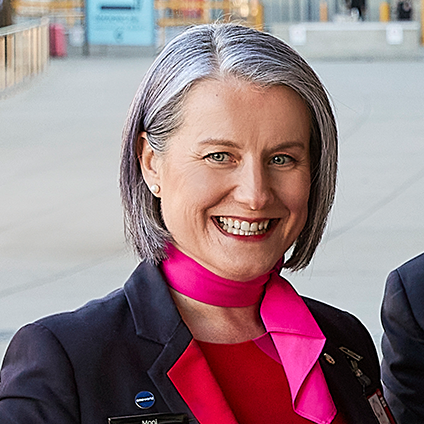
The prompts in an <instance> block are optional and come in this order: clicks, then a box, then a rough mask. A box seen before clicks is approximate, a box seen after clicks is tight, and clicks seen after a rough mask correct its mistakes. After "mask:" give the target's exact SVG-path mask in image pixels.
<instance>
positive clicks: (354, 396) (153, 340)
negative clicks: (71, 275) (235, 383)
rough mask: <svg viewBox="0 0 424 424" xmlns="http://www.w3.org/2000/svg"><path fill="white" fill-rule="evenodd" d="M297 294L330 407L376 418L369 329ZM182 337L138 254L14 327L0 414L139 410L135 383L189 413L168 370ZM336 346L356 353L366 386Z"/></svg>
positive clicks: (165, 294) (64, 417)
mask: <svg viewBox="0 0 424 424" xmlns="http://www.w3.org/2000/svg"><path fill="white" fill-rule="evenodd" d="M304 300H305V302H306V304H307V306H308V307H309V309H310V310H311V312H312V314H313V316H314V317H315V319H316V321H317V323H318V325H319V326H320V328H321V330H322V331H323V333H324V334H325V336H326V337H327V342H326V344H325V347H324V350H323V354H322V355H321V358H320V364H321V367H322V369H323V372H324V375H325V377H326V380H327V382H328V386H329V389H330V392H331V394H332V396H333V399H334V402H335V404H336V406H337V408H338V410H339V411H340V412H342V413H343V415H344V416H345V418H346V421H347V423H351V424H377V423H378V420H377V419H376V418H375V416H374V413H373V411H372V409H371V407H370V405H369V402H368V400H367V395H370V394H372V393H374V392H375V391H376V390H377V389H378V388H380V375H379V364H378V358H377V354H376V352H375V348H374V344H373V342H372V340H371V338H370V336H369V334H368V332H367V331H366V329H365V328H364V327H363V325H362V324H361V323H360V322H359V321H358V320H357V319H356V318H354V317H353V316H351V315H350V314H348V313H346V312H342V311H340V310H338V309H335V308H333V307H331V306H328V305H325V304H323V303H320V302H317V301H315V300H312V299H307V298H306V299H304ZM191 341H192V335H191V333H190V331H189V330H188V328H187V326H186V325H185V324H184V322H183V321H182V319H181V316H180V314H179V312H178V310H177V308H176V306H175V304H174V302H173V300H172V298H171V296H170V293H169V291H168V288H167V285H166V283H165V282H164V280H163V278H162V276H161V273H160V271H159V270H158V268H156V267H155V266H152V265H149V264H146V263H143V264H141V265H139V267H138V268H137V269H136V270H135V272H134V273H133V275H132V276H131V277H130V279H129V280H128V282H127V283H126V284H125V286H124V287H123V288H121V289H118V290H116V291H115V292H113V293H111V294H109V295H108V296H106V297H105V298H103V299H100V300H94V301H91V302H89V303H88V304H87V305H85V306H83V307H82V308H80V309H78V310H76V311H73V312H67V313H62V314H58V315H54V316H50V317H47V318H43V319H41V320H39V321H37V322H35V323H33V324H29V325H27V326H25V327H23V328H22V329H21V330H19V331H18V333H17V334H16V335H15V337H14V338H13V340H12V342H11V344H10V346H9V348H8V351H7V353H6V356H5V359H4V363H3V368H2V371H1V382H0V422H1V423H2V424H29V423H31V424H77V423H78V424H107V419H108V418H109V417H117V416H126V415H136V414H141V413H143V411H142V410H140V409H139V408H138V407H137V406H136V404H135V402H134V398H135V395H136V394H137V393H139V392H140V391H149V392H151V393H153V395H154V396H155V399H156V402H155V404H154V405H153V406H152V407H151V408H150V409H149V410H148V412H149V413H153V412H175V413H188V414H189V416H190V417H193V415H192V413H191V411H190V410H189V408H188V406H187V405H186V403H185V402H184V400H183V399H182V397H181V396H180V394H179V392H178V391H177V390H176V388H175V387H174V385H173V383H172V382H171V380H170V379H169V378H168V376H167V371H168V370H169V369H170V368H171V367H172V366H173V365H174V364H175V362H176V361H177V359H178V358H179V357H180V356H181V355H182V353H183V352H184V351H185V350H186V349H187V346H188V345H189V344H190V342H191ZM341 346H344V347H346V348H349V349H351V350H352V351H354V352H356V353H357V354H359V355H361V356H362V357H363V359H362V360H361V361H360V362H359V367H360V369H361V370H362V371H363V373H364V374H366V375H367V376H368V377H369V379H370V381H369V384H368V385H367V386H366V387H365V388H364V387H363V386H362V385H361V383H360V381H359V380H358V378H357V377H356V376H355V375H354V373H353V372H352V369H351V366H350V364H349V361H348V359H347V357H346V356H345V354H344V353H343V352H342V351H340V349H339V348H340V347H341ZM324 353H326V354H327V355H324ZM328 355H330V356H331V357H332V358H333V359H334V361H329V360H328V359H329V356H328ZM326 358H327V359H326ZM283 421H284V420H283ZM193 422H194V423H196V422H197V421H196V420H193ZM217 422H219V417H217Z"/></svg>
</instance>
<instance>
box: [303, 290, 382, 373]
mask: <svg viewBox="0 0 424 424" xmlns="http://www.w3.org/2000/svg"><path fill="white" fill-rule="evenodd" d="M303 300H304V301H305V303H306V306H308V308H309V310H310V311H311V313H312V315H313V317H314V318H315V320H316V322H317V323H318V325H319V327H320V328H321V331H322V332H323V333H324V335H325V337H326V338H327V340H328V341H329V342H331V343H333V344H335V345H337V347H341V346H344V347H347V348H349V349H351V350H353V351H354V352H356V353H359V354H361V355H362V356H364V357H367V358H368V359H370V360H371V362H372V363H374V364H377V365H376V366H377V367H378V355H377V352H376V349H375V345H374V341H373V340H372V338H371V335H370V333H369V332H368V330H367V329H366V327H365V326H364V324H362V322H361V321H360V320H359V319H358V318H357V317H355V316H354V315H352V314H350V313H349V312H346V311H343V310H341V309H338V308H335V307H334V306H331V305H328V304H326V303H323V302H320V301H318V300H315V299H310V298H307V297H304V298H303ZM355 349H356V350H355Z"/></svg>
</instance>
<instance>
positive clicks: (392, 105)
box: [0, 55, 424, 358]
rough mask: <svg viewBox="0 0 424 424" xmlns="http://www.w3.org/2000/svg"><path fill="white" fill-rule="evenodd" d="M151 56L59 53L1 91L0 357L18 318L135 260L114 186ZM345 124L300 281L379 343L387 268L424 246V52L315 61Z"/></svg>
mask: <svg viewBox="0 0 424 424" xmlns="http://www.w3.org/2000/svg"><path fill="white" fill-rule="evenodd" d="M152 60H153V58H152V57H151V56H146V57H134V55H132V57H125V56H123V57H106V58H104V57H103V58H102V57H88V58H84V57H72V58H64V59H57V60H53V61H52V62H51V64H50V66H49V68H48V70H47V72H46V73H45V74H44V75H42V76H40V77H37V78H35V79H34V80H33V81H32V82H31V84H29V85H27V86H25V87H24V88H22V89H20V90H18V91H16V92H13V93H11V94H10V95H9V96H7V97H5V98H1V99H0V216H1V219H0V358H1V357H2V355H3V353H4V350H5V349H6V345H7V343H8V341H9V340H10V338H11V337H12V335H13V333H14V332H15V331H16V330H17V329H18V328H19V327H21V326H22V325H25V324H26V323H28V322H31V321H33V320H35V319H37V318H39V317H42V316H45V315H47V314H52V313H55V312H60V311H65V310H70V309H74V308H76V307H78V306H80V305H82V304H84V303H85V302H87V301H88V300H90V299H92V298H95V297H99V296H103V295H105V294H106V293H108V292H110V291H111V290H114V289H115V288H117V287H120V286H121V285H122V284H123V283H124V282H125V280H126V278H127V277H128V276H129V275H130V273H131V272H132V270H133V268H134V267H135V265H136V263H137V261H136V259H135V258H134V257H133V256H132V254H131V253H130V252H129V250H128V249H127V247H126V246H125V242H124V238H123V231H122V227H123V225H122V215H121V208H120V200H119V192H118V184H117V179H118V166H119V153H120V135H121V129H122V126H123V123H124V119H125V114H126V111H127V109H128V107H129V104H130V102H131V100H132V97H133V95H134V93H135V91H136V88H137V86H138V84H139V82H140V80H141V77H142V75H143V74H144V72H145V71H146V69H147V68H148V66H149V65H150V63H151V62H152ZM311 64H312V66H313V67H314V69H315V70H316V71H317V73H318V74H319V75H320V77H321V78H322V80H323V82H324V84H325V85H326V86H327V88H328V90H329V92H330V94H331V96H332V99H333V102H334V107H335V111H336V115H337V119H338V123H339V130H340V170H339V179H338V192H337V198H336V203H335V207H334V209H333V212H332V214H331V217H330V220H329V226H328V230H327V232H326V234H325V237H324V239H323V242H322V243H321V245H320V247H319V248H318V251H317V253H316V256H315V258H314V260H313V262H312V263H311V265H310V266H309V267H308V268H307V269H306V270H305V271H303V272H301V273H298V274H287V278H288V279H289V280H290V281H291V282H292V283H293V284H294V286H295V287H296V288H297V290H298V291H299V292H300V293H301V294H305V295H308V296H311V297H314V298H317V299H319V300H323V301H325V302H328V303H330V304H332V305H335V306H337V307H339V308H341V309H345V310H348V311H350V312H352V313H354V314H355V315H356V316H357V317H358V318H359V319H360V320H361V321H362V322H363V323H364V324H365V325H366V326H367V328H368V329H369V331H370V332H371V334H372V336H373V338H374V340H375V343H376V345H377V347H379V344H380V338H381V334H382V328H381V325H380V318H379V310H380V305H381V300H382V294H383V290H384V283H385V279H386V276H387V274H388V273H389V272H390V270H392V269H394V268H395V267H397V266H398V265H400V264H401V263H403V262H404V261H406V260H408V259H409V258H411V257H413V256H416V255H418V254H419V253H421V252H422V251H424V222H423V215H422V211H423V210H424V195H423V192H424V162H423V160H422V158H423V152H424V78H423V75H424V61H421V60H417V61H410V62H402V61H397V62H378V61H375V62H372V61H371V62H359V61H352V62H341V61H338V62H312V63H311Z"/></svg>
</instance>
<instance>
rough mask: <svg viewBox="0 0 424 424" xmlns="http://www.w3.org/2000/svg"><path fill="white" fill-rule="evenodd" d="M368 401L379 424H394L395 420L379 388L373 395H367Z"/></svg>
mask: <svg viewBox="0 0 424 424" xmlns="http://www.w3.org/2000/svg"><path fill="white" fill-rule="evenodd" d="M368 402H369V403H370V405H371V408H372V410H373V411H374V415H375V416H376V418H377V419H378V422H379V424H396V421H395V419H394V417H393V415H392V413H391V412H390V409H389V406H388V405H387V403H386V400H385V399H384V396H383V394H382V393H381V391H380V390H379V389H377V390H376V392H375V393H374V394H373V395H371V396H368Z"/></svg>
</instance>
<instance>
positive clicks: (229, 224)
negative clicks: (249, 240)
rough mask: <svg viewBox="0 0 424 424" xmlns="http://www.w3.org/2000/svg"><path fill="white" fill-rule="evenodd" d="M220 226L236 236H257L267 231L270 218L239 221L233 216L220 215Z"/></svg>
mask: <svg viewBox="0 0 424 424" xmlns="http://www.w3.org/2000/svg"><path fill="white" fill-rule="evenodd" d="M218 222H219V223H220V227H221V228H222V229H223V230H224V231H226V232H227V233H229V234H235V235H237V236H257V235H260V234H264V233H266V231H267V228H268V226H269V222H270V220H269V219H267V220H265V221H261V222H252V223H249V222H247V221H239V220H237V219H233V218H224V217H223V216H220V217H219V218H218Z"/></svg>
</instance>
